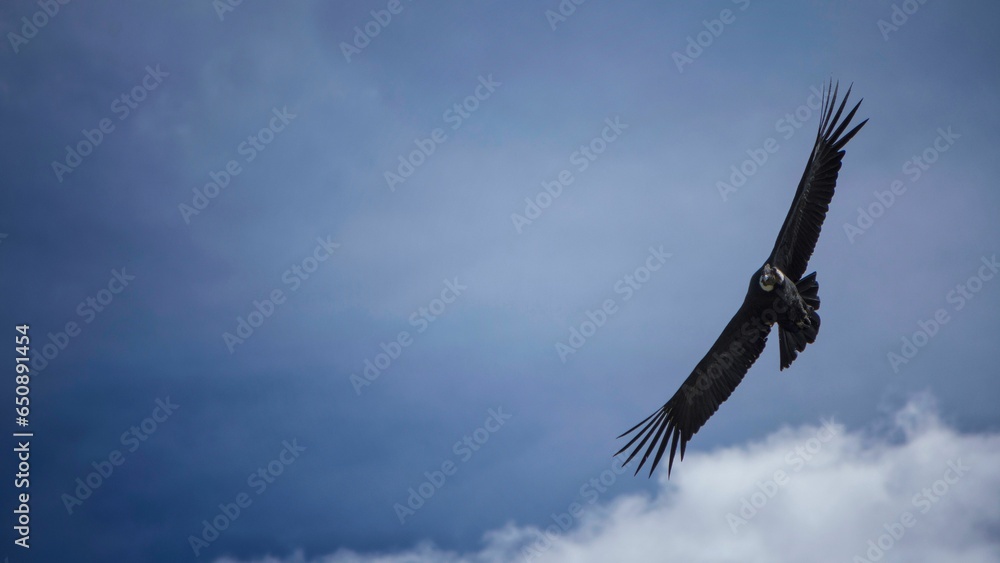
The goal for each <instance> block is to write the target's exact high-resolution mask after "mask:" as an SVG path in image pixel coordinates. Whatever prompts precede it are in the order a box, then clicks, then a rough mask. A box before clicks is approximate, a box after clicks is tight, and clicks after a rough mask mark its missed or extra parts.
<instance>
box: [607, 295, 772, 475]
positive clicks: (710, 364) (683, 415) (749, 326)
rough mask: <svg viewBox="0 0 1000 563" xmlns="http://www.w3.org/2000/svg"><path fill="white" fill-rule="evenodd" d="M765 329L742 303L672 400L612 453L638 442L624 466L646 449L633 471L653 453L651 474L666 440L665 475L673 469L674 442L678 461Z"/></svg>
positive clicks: (756, 349)
mask: <svg viewBox="0 0 1000 563" xmlns="http://www.w3.org/2000/svg"><path fill="white" fill-rule="evenodd" d="M770 330H771V325H770V324H768V323H766V322H764V321H763V320H762V312H761V311H757V310H755V309H754V307H753V306H752V305H751V304H750V302H749V300H746V301H744V302H743V306H742V307H740V310H739V311H737V312H736V314H735V315H734V316H733V318H732V320H730V321H729V324H728V325H726V328H725V329H724V330H723V331H722V334H721V335H719V338H718V339H717V340H716V341H715V344H713V345H712V348H711V349H710V350H709V351H708V353H707V354H705V357H704V358H702V360H701V361H700V362H698V365H697V366H696V367H695V368H694V371H693V372H692V373H691V375H690V376H688V378H687V379H686V380H685V381H684V384H683V385H682V386H681V388H680V389H678V390H677V392H676V393H674V396H673V397H671V398H670V400H669V401H667V402H666V404H664V405H663V406H662V407H661V408H660V409H659V410H657V411H656V412H654V413H653V414H651V415H649V416H648V417H646V418H645V420H643V421H642V422H640V423H639V424H636V425H635V426H633V427H632V428H630V429H628V430H627V431H626V432H624V433H623V434H622V435H621V436H619V438H621V437H623V436H627V435H629V434H631V433H633V432H635V431H636V430H638V432H637V433H636V434H635V436H633V437H632V439H631V440H629V442H628V443H627V444H625V446H624V447H623V448H622V449H620V450H618V453H616V454H615V455H618V454H620V453H622V452H624V451H625V450H627V449H629V448H630V447H632V445H633V444H635V443H636V442H637V441H638V444H637V445H636V446H635V448H634V449H633V450H632V453H631V455H629V456H628V459H627V460H625V464H627V463H628V462H629V461H631V460H632V458H634V457H635V456H636V455H637V454H638V453H639V452H640V451H642V450H643V448H645V450H646V451H645V453H643V455H642V458H641V459H640V460H639V466H638V467H637V468H636V470H635V472H636V473H639V470H640V469H642V466H643V465H644V464H645V463H646V461H647V460H648V459H649V457H650V455H653V456H654V457H653V461H652V465H651V466H650V468H649V474H650V475H652V474H653V470H655V469H656V466H657V465H658V464H659V463H660V458H662V457H663V453H664V451H665V450H666V447H667V442H670V457H669V461H668V462H667V476H668V477H669V476H670V471H671V470H672V469H673V466H674V455H675V454H676V453H677V444H678V443H680V446H681V459H684V450H685V448H686V447H687V443H688V440H690V439H691V437H692V436H694V434H695V433H696V432H698V430H699V429H700V428H701V427H702V426H703V425H704V424H705V422H706V421H707V420H708V419H709V417H711V416H712V415H713V414H715V411H717V410H718V409H719V405H721V404H722V403H723V402H724V401H725V400H726V399H728V398H729V395H731V394H732V392H733V390H734V389H736V386H737V385H739V384H740V381H743V376H745V375H746V373H747V371H748V370H749V369H750V366H752V365H753V363H754V362H755V361H756V360H757V358H758V357H759V356H760V353H761V352H762V351H763V350H764V345H765V344H766V343H767V334H768V332H770ZM640 427H642V428H641V429H640ZM640 438H641V440H640ZM647 443H648V445H647ZM654 449H655V450H656V452H655V455H654V453H653V450H654Z"/></svg>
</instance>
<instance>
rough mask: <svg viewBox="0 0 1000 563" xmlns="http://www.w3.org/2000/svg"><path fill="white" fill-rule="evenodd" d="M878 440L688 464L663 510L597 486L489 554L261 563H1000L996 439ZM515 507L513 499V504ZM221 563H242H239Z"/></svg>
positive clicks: (933, 422) (822, 433)
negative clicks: (610, 494)
mask: <svg viewBox="0 0 1000 563" xmlns="http://www.w3.org/2000/svg"><path fill="white" fill-rule="evenodd" d="M881 426H882V428H880V429H879V430H867V431H854V432H851V431H848V430H847V429H846V428H845V427H844V426H842V425H840V424H837V423H836V422H834V421H830V420H821V421H817V423H816V424H815V425H807V426H802V427H798V428H785V429H781V430H779V431H777V432H775V433H773V434H771V435H769V436H768V437H767V438H765V439H764V440H763V441H759V442H751V443H748V444H745V445H742V446H738V447H732V448H725V449H719V450H715V451H712V452H707V453H692V454H691V455H689V456H688V457H687V458H686V459H685V460H684V462H683V463H682V464H681V466H680V471H675V474H674V477H673V479H671V480H670V481H668V480H667V479H666V478H665V477H664V476H663V475H665V474H664V473H663V472H661V476H660V478H659V485H660V486H659V489H658V491H657V493H656V495H655V497H653V498H650V497H648V496H645V495H621V496H618V497H616V498H613V499H610V500H607V502H601V501H603V500H605V499H608V498H609V497H608V496H601V495H600V494H598V493H595V492H594V491H602V490H603V489H602V487H603V485H600V483H602V482H603V483H604V485H607V486H608V488H612V487H613V484H614V481H615V480H617V479H619V478H631V477H630V476H628V474H629V473H631V471H628V468H624V469H623V468H620V466H613V467H614V469H616V470H620V471H623V473H624V475H625V477H621V476H619V475H616V474H615V472H614V471H611V470H609V471H605V472H604V473H603V474H600V475H595V476H594V478H595V481H591V482H590V483H588V484H585V485H584V486H583V487H582V488H581V494H580V496H579V497H578V498H577V499H575V500H574V499H568V500H567V505H566V507H564V508H561V509H557V510H554V511H553V513H552V517H551V519H550V521H551V524H549V525H547V526H546V527H545V528H539V527H535V526H518V525H516V524H515V523H509V524H508V525H506V526H505V527H503V528H501V529H497V530H492V531H490V532H488V533H487V534H485V536H484V538H483V547H482V549H481V550H479V551H477V552H472V553H457V552H453V551H448V550H443V549H440V548H438V547H436V546H435V545H434V544H433V543H432V542H429V541H428V542H424V543H421V544H420V545H418V546H416V547H414V548H413V549H410V550H406V551H401V552H395V553H357V552H354V551H350V550H340V551H337V552H336V553H333V554H329V555H324V556H317V557H312V558H309V557H307V556H305V555H304V554H303V553H301V552H299V553H295V554H293V555H291V556H289V557H287V558H275V557H268V558H265V559H257V560H254V563H368V562H371V563H375V562H378V563H422V562H425V561H426V562H431V561H434V562H449V563H460V562H461V563H466V562H468V563H473V562H474V563H479V562H485V561H546V562H553V563H559V562H570V561H572V562H574V563H583V562H590V561H593V562H606V561H720V562H722V561H732V562H744V563H745V562H758V561H759V562H776V561H788V562H796V563H798V562H802V561H850V562H852V563H857V562H874V561H886V562H888V561H906V562H920V561H928V562H931V561H934V562H938V561H949V562H969V563H972V562H976V563H981V562H984V561H1000V504H998V503H997V499H998V498H1000V473H998V472H997V468H998V467H1000V434H996V433H987V434H960V433H958V432H957V431H956V430H955V429H954V428H951V427H950V426H949V425H947V424H946V423H944V422H943V421H942V420H941V419H940V417H939V415H938V412H937V408H936V406H935V403H934V401H933V399H932V398H931V397H930V396H928V395H922V396H918V397H916V398H914V399H912V400H911V401H910V402H908V403H907V404H906V405H905V406H904V407H903V408H901V409H899V410H898V411H897V412H895V413H894V414H893V415H892V416H891V417H889V419H888V420H887V421H886V424H883V425H881ZM512 494H513V492H512ZM217 563H237V560H235V559H230V558H222V559H218V560H217Z"/></svg>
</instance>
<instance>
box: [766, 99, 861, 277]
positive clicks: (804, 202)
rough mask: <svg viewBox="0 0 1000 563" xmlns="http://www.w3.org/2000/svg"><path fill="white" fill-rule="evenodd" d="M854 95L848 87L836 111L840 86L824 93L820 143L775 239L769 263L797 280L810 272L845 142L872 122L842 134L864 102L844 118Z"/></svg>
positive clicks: (818, 137)
mask: <svg viewBox="0 0 1000 563" xmlns="http://www.w3.org/2000/svg"><path fill="white" fill-rule="evenodd" d="M850 95H851V89H850V88H848V89H847V93H846V94H845V95H844V100H843V101H842V102H841V103H840V107H839V108H837V113H836V115H834V113H833V108H834V107H836V103H837V90H836V88H834V90H833V95H832V96H831V95H830V87H827V90H826V95H825V96H824V97H823V111H822V112H821V113H820V118H819V131H818V132H817V134H816V144H815V145H814V146H813V151H812V154H811V155H810V156H809V162H808V163H807V164H806V169H805V172H803V173H802V179H801V180H800V181H799V187H798V189H797V190H796V191H795V199H793V200H792V207H791V208H790V209H789V210H788V215H787V216H786V217H785V223H784V224H783V225H782V226H781V231H780V232H779V233H778V239H777V240H776V241H775V243H774V250H772V251H771V257H770V258H769V259H768V262H769V263H771V264H772V265H774V266H776V267H777V268H779V269H780V270H781V271H782V272H784V274H785V275H786V276H788V277H789V278H791V279H792V280H793V281H798V280H799V279H800V278H801V277H802V274H804V273H805V272H806V267H807V265H808V263H809V258H810V257H811V256H812V253H813V250H814V249H815V248H816V241H817V240H819V232H820V229H822V227H823V220H824V219H825V218H826V212H827V210H829V208H830V200H831V199H833V190H834V189H835V188H836V186H837V175H838V173H839V172H840V163H841V160H842V159H843V158H844V151H843V148H844V145H846V144H847V141H850V140H851V138H852V137H854V134H855V133H857V132H858V130H859V129H861V128H862V127H863V126H864V124H865V123H868V120H867V119H866V120H864V121H862V122H861V123H859V124H858V125H857V127H855V128H853V129H851V130H850V131H848V132H847V134H844V135H843V136H841V135H842V134H843V133H844V131H845V130H846V129H847V127H848V125H850V123H851V119H852V118H853V117H854V114H855V112H857V111H858V107H860V106H861V102H858V103H857V105H855V106H854V109H852V110H851V111H850V113H848V114H847V116H846V117H845V118H844V120H843V121H840V116H841V114H842V113H843V112H844V107H845V106H846V105H847V98H848V97H849V96H850Z"/></svg>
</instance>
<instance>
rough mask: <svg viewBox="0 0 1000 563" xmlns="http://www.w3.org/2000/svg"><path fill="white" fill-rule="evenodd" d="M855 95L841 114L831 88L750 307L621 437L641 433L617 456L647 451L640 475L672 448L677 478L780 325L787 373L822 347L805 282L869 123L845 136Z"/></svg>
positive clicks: (813, 294) (814, 290) (810, 284)
mask: <svg viewBox="0 0 1000 563" xmlns="http://www.w3.org/2000/svg"><path fill="white" fill-rule="evenodd" d="M838 86H839V85H838ZM831 88H832V90H833V92H832V94H831ZM850 95H851V89H850V88H848V89H847V94H845V95H844V100H843V101H842V102H841V103H840V107H837V112H836V113H834V111H833V110H834V107H836V102H837V87H832V86H831V85H827V88H826V91H825V92H824V95H823V101H822V104H821V107H822V111H821V112H820V118H819V130H818V131H817V133H816V144H815V145H814V146H813V150H812V154H810V155H809V161H808V162H807V163H806V169H805V172H803V173H802V179H801V180H799V187H798V189H797V190H796V191H795V199H793V200H792V207H791V209H789V210H788V215H787V216H786V217H785V222H784V224H783V225H781V231H779V232H778V240H777V241H775V243H774V249H773V250H771V255H770V256H768V257H767V260H765V261H764V265H763V266H761V267H760V269H759V270H757V271H756V272H754V273H753V276H751V277H750V287H749V289H748V290H747V295H746V298H745V299H744V300H743V305H741V306H740V308H739V310H738V311H736V314H735V315H734V316H733V319H732V320H731V321H729V324H727V325H726V328H724V329H723V330H722V334H721V335H720V336H719V338H718V340H716V341H715V344H713V345H712V348H711V349H710V350H709V351H708V353H707V354H705V357H704V358H702V360H701V361H700V362H698V365H697V366H695V368H694V371H693V372H692V373H691V375H690V376H688V378H687V379H686V380H685V381H684V383H683V384H682V385H681V388H680V389H678V390H677V392H676V393H674V396H673V397H671V398H670V400H669V401H667V402H666V403H665V404H664V405H663V406H662V407H660V408H659V410H657V411H656V412H654V413H653V414H651V415H649V416H648V417H646V418H645V419H644V420H643V421H642V422H640V423H639V424H636V425H635V426H633V427H632V428H630V429H629V430H627V431H625V432H624V433H622V434H621V436H618V437H619V438H622V437H625V436H628V435H630V434H632V433H635V436H633V437H632V439H631V440H629V442H628V443H627V444H625V446H624V447H623V448H622V449H620V450H618V453H616V454H615V455H616V456H617V455H619V454H621V453H622V452H624V451H625V450H627V449H629V448H630V447H632V445H633V444H635V448H634V449H633V450H632V454H631V455H629V456H628V459H627V460H626V461H625V464H628V462H630V461H632V458H634V457H635V456H636V455H637V454H638V453H639V452H640V451H643V449H644V448H645V451H644V453H643V454H642V458H641V459H640V460H639V466H638V467H636V470H635V472H636V473H639V470H640V469H642V466H643V465H644V464H645V463H646V461H647V460H648V459H649V457H650V455H653V454H654V450H655V455H654V456H653V461H652V464H651V466H650V468H649V475H650V476H652V475H653V470H655V469H656V466H657V465H658V464H659V463H660V458H661V457H663V452H664V450H665V449H666V447H667V442H669V443H670V458H669V462H668V464H667V477H669V476H670V471H671V470H672V469H673V466H674V454H675V453H676V452H677V444H678V443H680V446H681V459H684V449H685V447H686V446H687V443H688V441H689V440H690V439H691V436H693V435H694V434H695V433H696V432H698V430H699V429H700V428H701V427H702V426H703V425H704V424H705V422H706V421H707V420H708V419H709V417H711V416H712V415H713V414H715V411H717V410H718V409H719V405H721V404H722V403H723V402H724V401H725V400H726V399H728V398H729V395H731V394H732V392H733V390H734V389H736V386H737V385H739V384H740V381H742V380H743V376H745V375H746V373H747V370H749V369H750V366H752V365H753V363H754V362H755V361H756V360H757V358H758V357H759V356H760V353H761V352H762V351H763V350H764V345H765V344H766V343H767V336H768V333H770V332H771V326H772V325H774V324H775V323H777V324H778V346H779V347H780V349H781V366H780V369H782V370H783V369H785V368H787V367H789V366H790V365H792V362H793V361H795V358H796V357H798V354H799V352H802V351H803V350H805V348H806V345H807V344H812V343H813V342H814V341H815V340H816V334H817V332H818V331H819V315H818V314H816V309H819V285H818V284H817V283H816V272H813V273H811V274H809V275H807V276H805V277H803V274H804V273H805V271H806V265H807V264H808V262H809V258H810V257H811V256H812V253H813V249H814V248H815V247H816V240H817V239H818V238H819V232H820V229H821V228H822V226H823V219H824V218H825V217H826V212H827V210H829V208H830V200H831V199H832V198H833V190H834V188H835V187H836V185H837V174H838V173H839V171H840V165H841V160H842V159H843V158H844V150H843V149H844V145H846V144H847V142H848V141H850V140H851V138H852V137H854V135H855V134H856V133H857V132H858V131H859V130H860V129H861V128H862V127H863V126H864V125H865V123H868V120H867V119H866V120H864V121H862V122H861V123H859V124H858V125H857V126H856V127H854V128H853V129H851V130H850V131H848V132H847V133H846V134H844V131H845V130H846V129H847V127H848V126H849V125H850V122H851V119H852V118H853V117H854V114H855V112H857V111H858V107H860V106H861V102H860V101H859V102H858V103H857V105H855V106H854V109H852V110H851V111H850V112H849V113H848V114H847V115H846V116H845V117H844V119H843V120H842V121H841V119H840V117H841V114H842V113H843V112H844V107H845V106H846V104H847V98H848V97H850ZM637 441H638V443H636V442H637Z"/></svg>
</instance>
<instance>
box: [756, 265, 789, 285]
mask: <svg viewBox="0 0 1000 563" xmlns="http://www.w3.org/2000/svg"><path fill="white" fill-rule="evenodd" d="M758 283H760V288H761V289H763V290H764V291H772V290H773V289H774V286H776V285H781V284H783V283H785V274H783V273H782V272H781V270H779V269H777V268H774V267H772V266H771V265H770V264H764V273H762V274H761V275H760V280H759V282H758Z"/></svg>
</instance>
